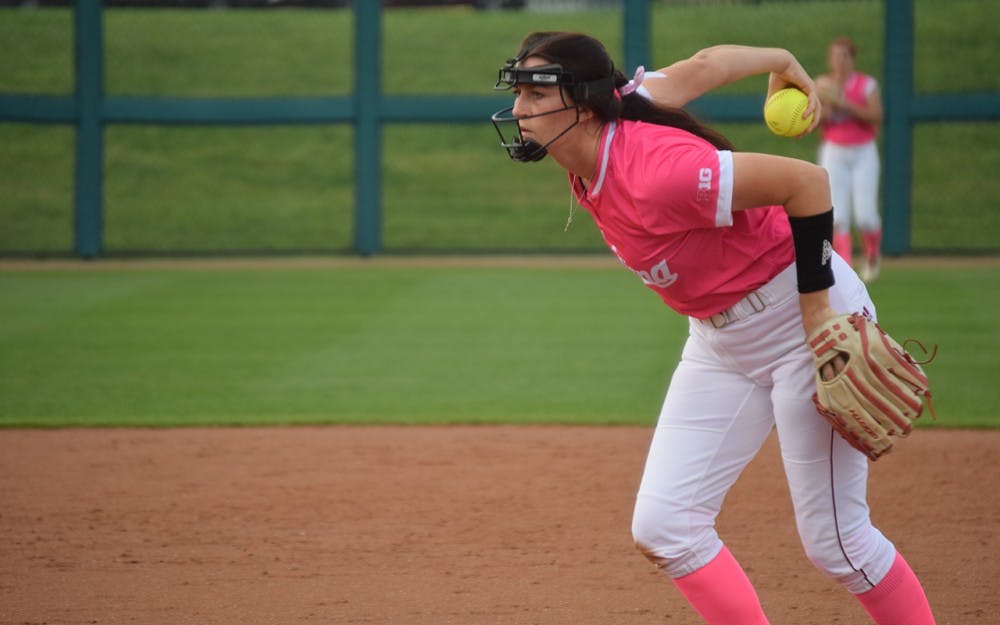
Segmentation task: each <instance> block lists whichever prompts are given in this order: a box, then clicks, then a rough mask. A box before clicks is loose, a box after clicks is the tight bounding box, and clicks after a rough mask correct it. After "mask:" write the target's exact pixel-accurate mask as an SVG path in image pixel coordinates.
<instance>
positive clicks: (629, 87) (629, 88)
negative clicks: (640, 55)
mask: <svg viewBox="0 0 1000 625" xmlns="http://www.w3.org/2000/svg"><path fill="white" fill-rule="evenodd" d="M645 76H646V68H645V67H643V66H642V65H640V66H639V67H637V68H636V69H635V76H634V77H633V78H632V80H630V81H628V83H627V84H625V85H622V86H621V87H619V88H618V89H616V90H615V94H617V95H618V97H623V96H627V95H628V94H630V93H634V92H635V90H636V89H638V88H639V85H641V84H642V79H643V77H645Z"/></svg>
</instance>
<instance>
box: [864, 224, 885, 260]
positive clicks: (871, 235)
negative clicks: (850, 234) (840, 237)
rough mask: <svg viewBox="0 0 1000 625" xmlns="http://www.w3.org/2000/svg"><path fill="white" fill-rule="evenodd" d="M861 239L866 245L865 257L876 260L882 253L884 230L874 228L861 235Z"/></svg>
mask: <svg viewBox="0 0 1000 625" xmlns="http://www.w3.org/2000/svg"><path fill="white" fill-rule="evenodd" d="M861 240H862V242H863V243H864V246H865V258H867V259H868V260H874V259H876V258H878V257H879V256H880V255H881V253H882V231H881V230H873V231H871V232H865V233H864V234H862V235H861Z"/></svg>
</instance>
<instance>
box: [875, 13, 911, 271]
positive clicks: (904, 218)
mask: <svg viewBox="0 0 1000 625" xmlns="http://www.w3.org/2000/svg"><path fill="white" fill-rule="evenodd" d="M884 82H885V87H884V90H883V91H884V98H883V105H884V107H885V125H884V128H883V130H884V135H883V136H884V145H883V151H882V153H883V159H882V162H883V163H884V164H885V166H884V168H883V170H884V172H885V176H884V178H883V185H882V208H883V211H882V213H883V219H882V222H883V223H882V231H883V233H884V234H883V238H882V240H883V248H884V249H885V252H886V253H887V254H903V253H905V252H908V251H909V250H910V208H911V207H910V197H911V195H910V194H911V182H912V175H913V123H912V119H911V116H910V106H911V104H912V101H913V1H912V0H886V2H885V80H884Z"/></svg>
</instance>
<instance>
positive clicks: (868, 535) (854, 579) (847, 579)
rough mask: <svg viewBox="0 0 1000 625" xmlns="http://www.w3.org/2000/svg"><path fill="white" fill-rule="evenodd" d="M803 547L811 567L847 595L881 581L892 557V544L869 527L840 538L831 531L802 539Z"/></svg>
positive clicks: (846, 532) (834, 531)
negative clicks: (843, 590)
mask: <svg viewBox="0 0 1000 625" xmlns="http://www.w3.org/2000/svg"><path fill="white" fill-rule="evenodd" d="M803 546H804V547H805V551H806V557H808V558H809V561H810V562H812V563H813V566H815V567H816V568H817V569H819V570H820V571H821V572H823V573H824V574H825V575H826V576H828V577H830V578H831V579H834V580H836V581H837V582H839V583H841V584H843V585H844V586H846V587H847V588H848V589H849V590H851V592H863V591H865V590H868V589H870V588H871V580H872V579H876V580H877V579H880V578H881V576H882V575H883V574H884V573H885V571H887V570H888V568H887V566H886V563H887V562H889V560H891V558H892V555H893V554H894V553H895V548H894V547H893V546H892V543H890V542H889V541H888V540H887V539H886V538H885V537H884V536H882V534H881V533H880V532H879V531H878V530H877V529H875V528H874V527H872V526H871V525H863V526H861V527H859V528H857V529H856V530H854V531H844V532H843V533H840V534H838V533H837V531H836V528H833V527H831V528H830V531H829V532H827V533H819V532H817V533H816V534H815V535H814V536H813V537H812V538H807V537H803Z"/></svg>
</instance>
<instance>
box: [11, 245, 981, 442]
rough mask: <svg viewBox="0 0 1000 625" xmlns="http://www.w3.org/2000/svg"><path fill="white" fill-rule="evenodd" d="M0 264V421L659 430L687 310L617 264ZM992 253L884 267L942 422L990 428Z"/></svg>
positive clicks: (885, 283)
mask: <svg viewBox="0 0 1000 625" xmlns="http://www.w3.org/2000/svg"><path fill="white" fill-rule="evenodd" d="M588 265H589V266H581V267H572V266H556V267H553V266H551V263H549V265H548V266H547V265H546V264H544V263H542V264H540V265H539V266H534V267H531V266H528V267H505V266H502V265H496V266H491V265H490V264H485V263H480V264H479V265H468V266H461V265H459V266H447V267H445V266H427V265H426V264H421V263H415V262H414V261H412V260H411V261H407V260H406V259H401V260H399V261H398V262H392V263H356V264H347V265H346V266H341V267H333V268H331V267H325V268H324V267H322V266H320V267H315V268H308V267H307V268H303V267H295V266H291V267H289V266H288V265H287V264H286V265H282V264H281V263H275V264H274V266H273V268H264V269H260V268H255V269H250V268H242V269H240V268H228V269H227V268H225V266H218V265H215V266H213V265H208V266H207V267H205V268H201V269H182V268H171V267H170V266H165V267H155V266H154V267H149V266H146V267H145V268H142V266H141V265H140V266H139V267H136V268H128V269H95V270H50V269H42V270H32V271H3V272H0V292H2V293H3V294H4V296H3V298H0V426H2V427H13V426H43V427H56V426H74V425H88V426H96V425H118V426H172V425H219V424H223V425H231V424H241V425H242V424H301V423H366V424H370V423H411V424H427V423H580V424H609V423H610V424H641V425H649V424H652V423H654V422H655V418H656V415H657V413H658V410H659V404H660V401H661V400H662V395H663V392H664V390H665V388H666V384H667V381H668V379H669V376H670V373H671V371H672V369H673V366H674V364H675V363H676V360H677V358H678V357H679V354H680V348H681V345H682V341H683V339H684V336H685V335H686V321H685V319H684V318H683V317H681V316H680V315H677V314H675V313H673V312H671V311H670V310H669V309H667V308H666V307H664V306H663V305H662V303H660V302H659V300H658V298H657V297H656V296H655V295H654V294H653V293H651V292H649V291H648V290H647V289H645V288H643V287H642V286H641V284H640V283H639V282H638V281H637V280H636V279H635V277H634V276H632V274H630V273H629V272H627V271H625V270H623V269H621V268H620V267H618V266H616V265H615V266H612V265H613V264H612V263H609V266H607V267H604V266H596V267H595V266H593V265H594V264H593V262H591V263H588ZM998 287H1000V272H997V270H996V267H995V265H994V266H986V267H981V268H968V267H963V268H961V269H955V268H951V269H948V268H931V269H927V268H916V267H903V266H900V267H894V266H890V267H887V268H886V269H885V271H884V275H883V276H882V278H880V280H879V281H877V282H876V283H875V284H874V285H873V286H872V292H873V296H874V297H875V299H876V302H877V303H878V304H879V307H880V308H879V312H880V318H881V321H882V322H883V324H884V325H885V327H886V328H887V329H888V330H889V331H890V332H891V333H892V334H893V335H894V336H896V337H897V338H899V339H901V340H902V339H904V338H907V337H913V338H919V339H922V340H923V341H924V342H925V343H928V344H930V343H938V344H939V345H940V352H939V355H938V357H937V359H936V360H935V361H934V362H933V364H931V365H929V366H928V373H929V374H930V376H931V379H932V382H933V391H934V403H935V406H936V409H937V415H938V418H937V420H936V421H930V420H928V419H924V420H922V425H930V426H941V427H996V426H1000V418H998V416H997V414H996V405H997V399H998V396H997V390H996V388H997V387H996V386H995V380H994V377H995V373H996V371H998V370H1000V356H998V354H1000V341H998V339H997V336H996V333H995V332H994V331H993V312H992V311H994V310H996V307H997V304H998V303H1000V302H997V295H998V293H1000V288H998Z"/></svg>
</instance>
